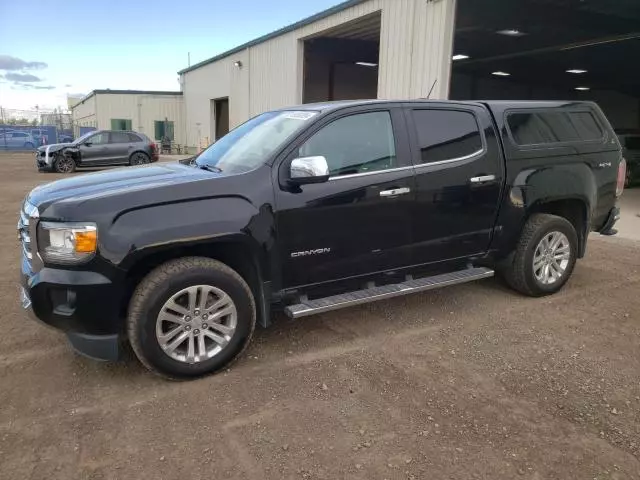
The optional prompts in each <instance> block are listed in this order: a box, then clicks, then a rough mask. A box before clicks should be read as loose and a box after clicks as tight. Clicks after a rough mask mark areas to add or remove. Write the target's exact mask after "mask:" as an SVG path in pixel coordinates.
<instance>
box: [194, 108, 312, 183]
mask: <svg viewBox="0 0 640 480" xmlns="http://www.w3.org/2000/svg"><path fill="white" fill-rule="evenodd" d="M317 114H318V112H312V111H302V110H289V111H280V112H267V113H263V114H262V115H258V116H257V117H254V118H252V119H251V120H249V121H248V122H246V123H244V124H242V125H240V126H239V127H238V128H236V129H234V130H232V131H231V132H229V133H228V134H227V135H225V136H224V137H222V138H221V139H220V140H218V141H217V142H216V143H214V144H212V145H210V146H209V148H207V149H206V150H205V151H204V152H202V153H201V154H200V155H198V157H197V158H196V161H195V163H196V165H197V166H198V167H200V168H207V169H214V170H216V171H220V172H223V173H226V174H236V173H244V172H248V171H250V170H253V169H255V168H257V167H259V166H260V165H262V164H263V163H264V162H265V160H267V158H268V157H269V156H270V155H271V154H272V153H274V152H275V151H276V149H278V147H280V146H281V145H282V144H283V143H284V141H285V140H287V138H289V137H290V136H291V135H292V134H294V133H295V132H297V131H298V130H300V129H301V128H302V126H303V125H305V124H306V123H307V122H308V121H309V120H310V119H311V118H313V117H315V116H316V115H317Z"/></svg>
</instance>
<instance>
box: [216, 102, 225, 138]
mask: <svg viewBox="0 0 640 480" xmlns="http://www.w3.org/2000/svg"><path fill="white" fill-rule="evenodd" d="M214 112H215V113H214V118H215V140H220V139H221V138H222V137H224V136H225V135H226V134H227V133H229V98H219V99H217V100H214Z"/></svg>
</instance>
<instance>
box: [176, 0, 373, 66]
mask: <svg viewBox="0 0 640 480" xmlns="http://www.w3.org/2000/svg"><path fill="white" fill-rule="evenodd" d="M364 1H366V0H347V1H346V2H342V3H340V4H338V5H336V6H334V7H331V8H328V9H327V10H323V11H322V12H320V13H316V14H315V15H312V16H310V17H307V18H305V19H303V20H300V21H299V22H296V23H293V24H291V25H288V26H286V27H284V28H281V29H279V30H276V31H275V32H271V33H268V34H267V35H263V36H262V37H259V38H256V39H255V40H251V41H250V42H247V43H244V44H242V45H240V46H238V47H235V48H232V49H231V50H227V51H226V52H224V53H221V54H220V55H216V56H215V57H211V58H209V59H207V60H203V61H202V62H199V63H196V64H195V65H192V66H190V67H187V68H185V69H182V70H180V71H179V72H178V75H182V74H183V73H187V72H190V71H192V70H196V69H198V68H200V67H203V66H205V65H208V64H210V63H213V62H216V61H218V60H221V59H223V58H225V57H228V56H229V55H233V54H234V53H238V52H240V51H242V50H244V49H246V48H249V47H253V46H254V45H258V44H260V43H263V42H266V41H267V40H271V39H272V38H275V37H278V36H280V35H283V34H285V33H289V32H292V31H293V30H297V29H298V28H302V27H304V26H306V25H309V24H311V23H313V22H317V21H318V20H322V19H323V18H326V17H328V16H330V15H333V14H334V13H338V12H341V11H342V10H346V9H347V8H350V7H353V6H354V5H358V4H359V3H362V2H364Z"/></svg>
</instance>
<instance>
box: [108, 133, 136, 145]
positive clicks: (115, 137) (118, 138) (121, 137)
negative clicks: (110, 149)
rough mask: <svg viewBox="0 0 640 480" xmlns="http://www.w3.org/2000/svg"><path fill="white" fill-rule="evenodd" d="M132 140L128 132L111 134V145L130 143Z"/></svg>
mask: <svg viewBox="0 0 640 480" xmlns="http://www.w3.org/2000/svg"><path fill="white" fill-rule="evenodd" d="M129 142H131V139H130V137H129V134H128V133H126V132H111V139H110V140H109V143H129Z"/></svg>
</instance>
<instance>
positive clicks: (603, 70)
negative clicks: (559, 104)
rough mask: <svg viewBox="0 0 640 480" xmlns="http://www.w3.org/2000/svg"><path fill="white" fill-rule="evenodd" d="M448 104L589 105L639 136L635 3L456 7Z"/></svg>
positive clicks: (505, 2) (468, 3) (639, 4)
mask: <svg viewBox="0 0 640 480" xmlns="http://www.w3.org/2000/svg"><path fill="white" fill-rule="evenodd" d="M453 54H454V56H453V69H452V80H451V90H450V98H452V99H456V100H477V99H498V100H500V99H502V100H514V99H524V100H590V101H595V102H596V103H598V105H599V106H600V107H601V108H602V109H603V110H604V112H605V114H606V115H607V117H608V118H609V120H610V121H611V123H612V124H613V126H614V128H615V129H616V131H617V132H618V133H621V132H624V131H636V132H639V131H640V87H639V85H640V69H638V68H637V67H636V65H635V63H636V62H637V59H638V58H640V1H638V0H615V1H613V0H588V1H580V2H579V1H572V2H569V1H566V0H518V1H517V2H514V1H513V0H484V1H482V2H479V1H477V0H458V11H457V17H456V32H455V41H454V52H453Z"/></svg>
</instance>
